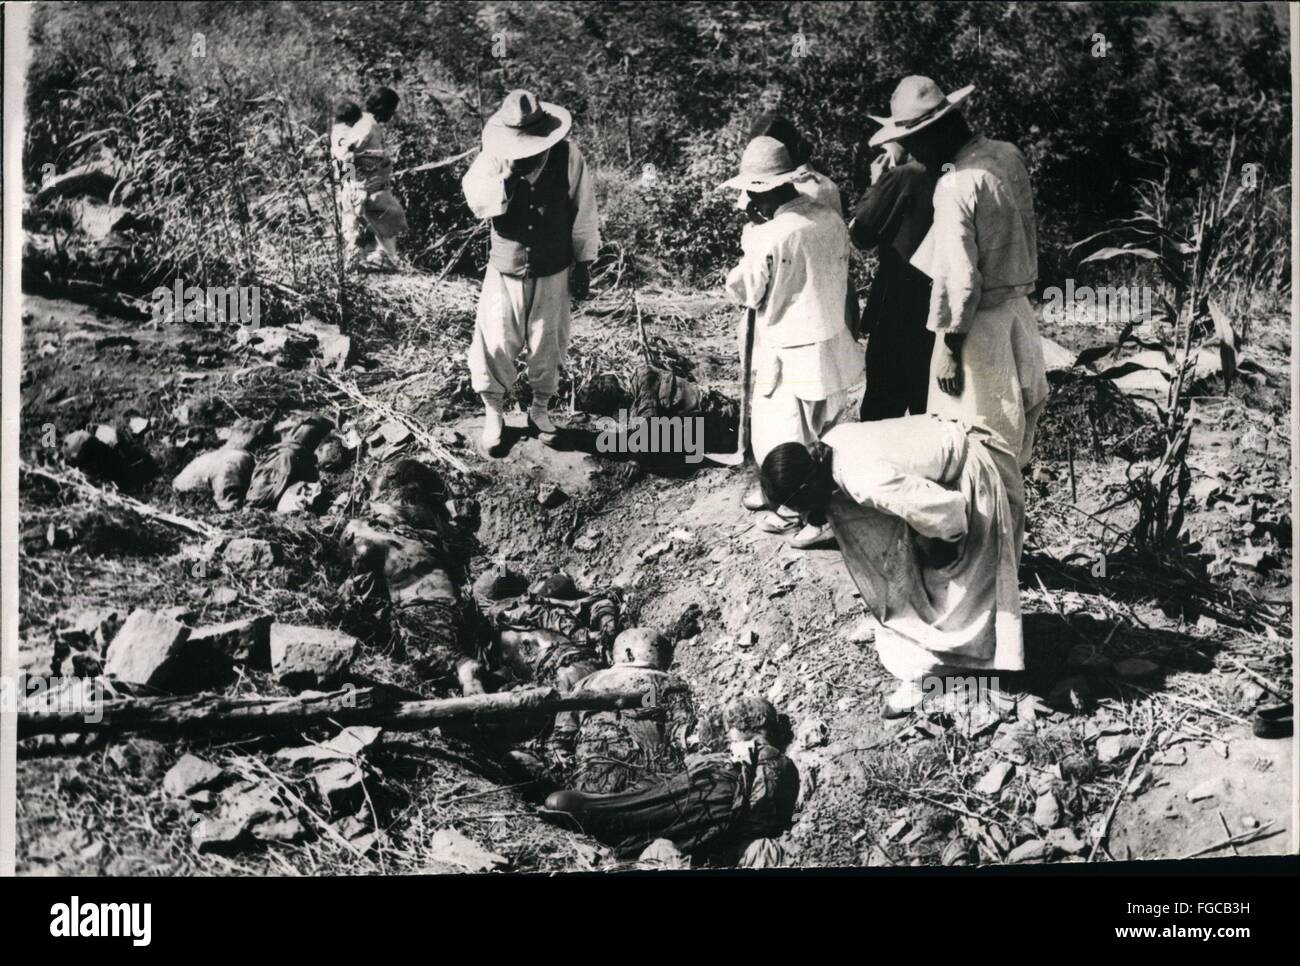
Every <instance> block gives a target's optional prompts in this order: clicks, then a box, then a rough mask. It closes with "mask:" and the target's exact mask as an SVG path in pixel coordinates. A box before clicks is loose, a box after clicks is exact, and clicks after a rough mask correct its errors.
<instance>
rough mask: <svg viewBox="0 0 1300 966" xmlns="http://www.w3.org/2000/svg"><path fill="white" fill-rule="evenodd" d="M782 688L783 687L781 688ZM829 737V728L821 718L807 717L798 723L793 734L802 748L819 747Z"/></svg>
mask: <svg viewBox="0 0 1300 966" xmlns="http://www.w3.org/2000/svg"><path fill="white" fill-rule="evenodd" d="M783 690H784V689H783ZM829 737H830V729H829V728H827V727H826V722H825V721H823V720H822V719H821V718H808V719H806V720H805V721H804V722H803V723H802V724H800V725H799V730H798V732H796V734H795V738H796V740H797V741H798V742H799V747H800V748H804V749H811V748H820V747H821V746H822V745H824V744H826V742H827V740H828V739H829Z"/></svg>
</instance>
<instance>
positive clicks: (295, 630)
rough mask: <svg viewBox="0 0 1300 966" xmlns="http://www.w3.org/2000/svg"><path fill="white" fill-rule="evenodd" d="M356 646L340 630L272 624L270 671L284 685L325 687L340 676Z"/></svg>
mask: <svg viewBox="0 0 1300 966" xmlns="http://www.w3.org/2000/svg"><path fill="white" fill-rule="evenodd" d="M360 646H361V645H360V642H359V641H358V640H357V639H356V638H355V637H353V636H352V635H351V634H346V633H344V632H343V631H336V630H329V629H326V628H322V627H300V626H297V625H293V624H272V625H271V642H270V648H271V670H272V671H274V672H275V677H276V680H277V681H279V682H280V683H281V684H283V685H284V686H285V687H286V688H293V689H294V690H302V689H304V688H329V687H332V686H333V685H335V684H337V683H338V682H339V680H340V679H341V678H342V676H343V672H344V671H346V670H347V668H348V666H349V665H350V664H351V663H352V661H353V659H354V658H355V657H356V656H357V651H358V650H359V648H360Z"/></svg>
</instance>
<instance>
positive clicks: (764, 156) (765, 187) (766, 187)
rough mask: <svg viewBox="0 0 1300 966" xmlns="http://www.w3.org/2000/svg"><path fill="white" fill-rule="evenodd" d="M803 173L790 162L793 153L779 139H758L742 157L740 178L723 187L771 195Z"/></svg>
mask: <svg viewBox="0 0 1300 966" xmlns="http://www.w3.org/2000/svg"><path fill="white" fill-rule="evenodd" d="M799 174H800V172H799V170H798V168H796V167H795V163H794V162H793V161H792V160H790V152H789V151H787V150H786V149H785V145H784V144H782V143H781V142H780V141H778V140H777V139H776V138H769V137H757V138H754V140H752V141H750V142H749V144H748V145H746V146H745V153H744V154H742V155H741V156H740V174H738V175H736V176H735V177H734V178H731V179H729V180H727V181H724V182H722V184H721V185H719V187H722V188H739V189H740V190H741V191H750V192H763V191H771V190H772V189H773V188H775V187H777V186H778V185H783V184H787V183H788V182H791V181H794V180H795V178H797V177H799Z"/></svg>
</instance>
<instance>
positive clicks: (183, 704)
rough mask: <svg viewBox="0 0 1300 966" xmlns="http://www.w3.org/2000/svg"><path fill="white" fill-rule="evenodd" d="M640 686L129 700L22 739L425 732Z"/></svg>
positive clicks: (43, 716)
mask: <svg viewBox="0 0 1300 966" xmlns="http://www.w3.org/2000/svg"><path fill="white" fill-rule="evenodd" d="M640 705H641V693H640V692H638V691H605V692H595V691H593V692H584V693H583V694H581V695H562V694H560V693H559V692H558V691H555V690H554V689H552V688H529V689H526V690H520V691H503V692H500V693H497V694H477V695H472V696H470V697H464V698H445V699H436V700H427V701H396V700H393V699H392V698H391V697H390V695H389V693H388V692H386V691H385V690H384V689H381V688H349V689H344V690H341V691H332V692H329V693H327V694H315V695H296V696H294V697H288V698H228V697H225V696H223V695H214V694H206V695H192V696H184V697H175V698H128V699H124V700H120V701H105V702H102V703H98V704H92V705H90V706H88V707H87V706H82V707H78V708H73V709H63V708H60V709H57V710H52V711H23V710H20V711H19V712H18V737H19V738H20V739H21V738H30V737H32V736H34V735H60V734H76V733H82V732H100V733H107V734H152V735H159V736H164V737H175V736H177V735H191V734H212V733H219V734H222V735H230V734H272V733H275V732H278V731H294V732H296V731H301V730H302V729H303V728H307V727H310V726H312V725H319V724H325V723H327V722H336V723H337V724H339V725H353V724H367V725H378V726H380V727H382V728H387V729H389V730H390V731H419V730H422V729H424V728H430V727H436V726H437V725H439V724H441V723H443V722H447V721H464V722H470V723H475V722H480V721H494V720H500V719H503V718H514V717H519V716H522V715H533V714H545V715H550V714H555V713H558V712H560V711H593V710H613V709H618V708H633V707H640Z"/></svg>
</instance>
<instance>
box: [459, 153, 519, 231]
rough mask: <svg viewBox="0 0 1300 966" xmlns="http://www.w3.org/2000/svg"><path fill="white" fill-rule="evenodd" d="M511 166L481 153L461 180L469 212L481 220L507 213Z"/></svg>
mask: <svg viewBox="0 0 1300 966" xmlns="http://www.w3.org/2000/svg"><path fill="white" fill-rule="evenodd" d="M509 174H510V170H509V166H508V165H507V164H506V163H505V162H504V161H501V160H499V159H497V158H494V157H492V156H491V155H489V154H487V153H483V152H481V153H480V154H479V156H478V157H477V158H475V159H474V162H473V163H472V164H471V165H470V166H469V170H468V171H466V172H465V177H463V178H461V179H460V186H461V189H462V190H463V191H464V192H465V201H466V202H467V203H468V204H469V210H470V211H472V212H474V214H475V215H476V216H477V217H479V218H496V217H499V216H500V215H504V214H505V213H506V207H507V206H508V205H509V203H510V199H509V197H508V196H507V195H506V177H507V176H508V175H509Z"/></svg>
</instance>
